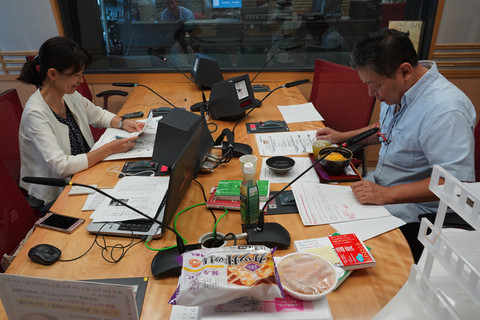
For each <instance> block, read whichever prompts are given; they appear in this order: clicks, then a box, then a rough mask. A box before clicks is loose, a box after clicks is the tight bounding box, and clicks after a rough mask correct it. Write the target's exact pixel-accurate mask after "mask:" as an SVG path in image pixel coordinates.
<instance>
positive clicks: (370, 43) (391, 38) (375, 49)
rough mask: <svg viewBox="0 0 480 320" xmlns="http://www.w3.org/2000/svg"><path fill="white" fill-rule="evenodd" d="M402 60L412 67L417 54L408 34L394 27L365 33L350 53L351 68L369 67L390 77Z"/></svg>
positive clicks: (393, 74) (415, 62) (414, 64)
mask: <svg viewBox="0 0 480 320" xmlns="http://www.w3.org/2000/svg"><path fill="white" fill-rule="evenodd" d="M404 62H408V63H410V64H411V65H412V66H413V67H415V66H417V64H418V56H417V53H416V52H415V48H414V47H413V44H412V41H410V38H409V37H408V34H406V33H403V32H400V31H398V30H395V29H381V30H378V31H374V32H371V33H367V34H366V35H365V36H364V37H363V39H361V40H359V41H358V42H357V43H356V44H355V46H354V48H353V50H352V53H351V55H350V64H351V66H352V67H353V68H361V67H369V68H370V69H371V70H373V71H374V72H375V73H377V74H379V75H382V76H385V77H388V78H392V77H393V76H395V72H396V71H397V70H398V67H400V65H401V64H402V63H404Z"/></svg>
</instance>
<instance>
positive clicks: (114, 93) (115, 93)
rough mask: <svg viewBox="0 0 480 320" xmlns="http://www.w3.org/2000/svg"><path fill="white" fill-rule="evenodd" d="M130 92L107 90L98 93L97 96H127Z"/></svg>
mask: <svg viewBox="0 0 480 320" xmlns="http://www.w3.org/2000/svg"><path fill="white" fill-rule="evenodd" d="M127 95H128V92H126V91H123V90H105V91H102V92H100V93H99V94H97V98H103V97H107V98H108V97H110V96H124V97H125V96H127Z"/></svg>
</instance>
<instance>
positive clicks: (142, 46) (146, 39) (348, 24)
mask: <svg viewBox="0 0 480 320" xmlns="http://www.w3.org/2000/svg"><path fill="white" fill-rule="evenodd" d="M407 2H408V1H407ZM407 2H406V0H403V1H395V0H390V1H385V0H384V1H383V2H382V1H381V0H311V1H306V0H305V1H303V0H300V1H295V0H77V1H68V0H60V1H59V7H60V11H61V15H62V19H63V22H64V27H65V33H66V35H67V36H69V37H72V38H74V39H75V40H76V41H78V42H80V43H81V45H82V46H83V47H84V48H85V49H87V50H88V51H89V52H90V54H92V56H93V57H94V64H93V65H92V66H91V67H90V68H89V72H96V73H97V72H98V73H104V72H162V71H165V72H171V71H172V70H173V67H172V64H173V65H174V66H175V67H176V68H180V69H182V70H190V69H191V68H192V63H193V61H194V58H195V54H196V53H200V54H204V55H207V56H209V57H211V58H213V59H215V60H216V61H217V62H218V64H219V66H220V68H221V70H222V71H236V70H242V71H248V70H259V69H260V68H261V67H262V66H264V65H266V68H265V69H266V70H269V71H288V70H292V71H293V70H295V71H308V70H313V65H314V60H315V59H317V58H321V59H325V60H329V61H332V62H336V63H341V64H348V63H349V52H350V49H351V48H352V46H353V44H354V42H355V41H356V40H357V39H358V38H359V37H360V36H362V35H363V34H364V33H366V32H368V31H373V30H376V29H378V28H381V27H384V26H387V25H388V21H389V20H403V19H404V17H405V16H406V10H407V9H406V7H407ZM87 3H88V4H87ZM418 10H420V9H418ZM92 11H93V12H94V14H92ZM72 13H74V14H72ZM417 13H418V12H417ZM162 58H165V59H166V60H167V61H164V59H162Z"/></svg>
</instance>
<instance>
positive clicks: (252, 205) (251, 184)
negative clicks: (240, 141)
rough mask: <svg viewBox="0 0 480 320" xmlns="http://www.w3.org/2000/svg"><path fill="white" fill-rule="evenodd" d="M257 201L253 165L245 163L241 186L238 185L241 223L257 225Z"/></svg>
mask: <svg viewBox="0 0 480 320" xmlns="http://www.w3.org/2000/svg"><path fill="white" fill-rule="evenodd" d="M259 201H260V200H259V195H258V186H257V180H256V179H255V166H254V165H253V163H245V165H244V166H243V178H242V184H241V185H240V216H241V217H242V222H243V223H246V224H253V223H257V221H258V215H259V209H258V207H259Z"/></svg>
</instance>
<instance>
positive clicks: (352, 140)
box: [341, 127, 379, 147]
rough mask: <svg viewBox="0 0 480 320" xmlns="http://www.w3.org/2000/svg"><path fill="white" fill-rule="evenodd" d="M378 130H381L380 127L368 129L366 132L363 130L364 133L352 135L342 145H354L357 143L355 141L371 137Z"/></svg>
mask: <svg viewBox="0 0 480 320" xmlns="http://www.w3.org/2000/svg"><path fill="white" fill-rule="evenodd" d="M378 130H379V128H378V127H375V128H371V129H368V130H367V131H364V132H362V133H359V134H357V135H356V136H353V137H351V138H350V139H348V140H347V141H345V142H344V143H343V144H342V145H341V146H342V147H346V146H347V145H349V146H350V145H352V144H355V143H357V142H360V141H362V140H363V139H365V138H368V137H370V136H371V135H372V134H375V133H377V132H378Z"/></svg>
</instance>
